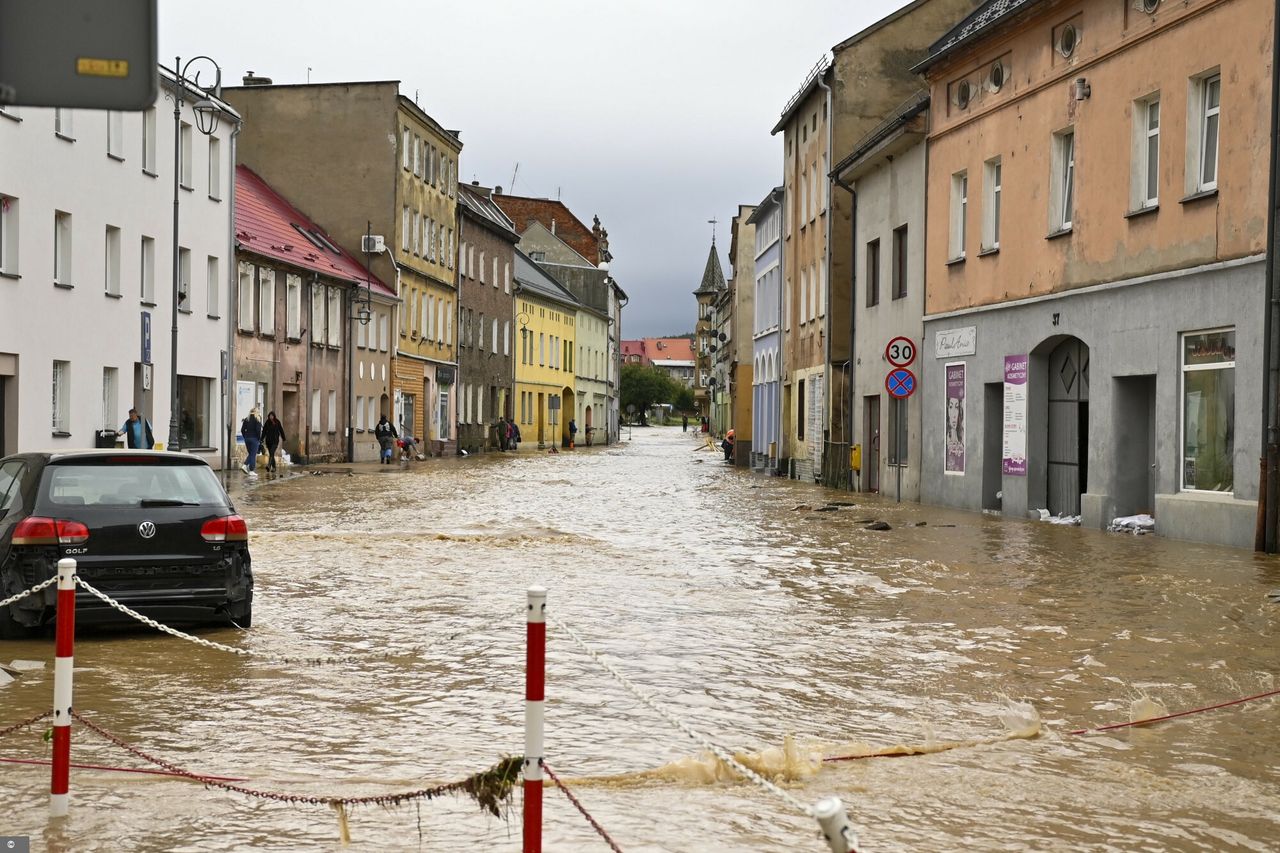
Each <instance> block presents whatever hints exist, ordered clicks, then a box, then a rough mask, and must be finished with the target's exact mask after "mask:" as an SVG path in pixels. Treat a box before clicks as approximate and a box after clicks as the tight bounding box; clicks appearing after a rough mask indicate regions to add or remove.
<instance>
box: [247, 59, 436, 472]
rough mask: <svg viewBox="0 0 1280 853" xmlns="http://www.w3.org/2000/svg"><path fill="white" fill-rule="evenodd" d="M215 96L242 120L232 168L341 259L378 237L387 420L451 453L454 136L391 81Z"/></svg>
mask: <svg viewBox="0 0 1280 853" xmlns="http://www.w3.org/2000/svg"><path fill="white" fill-rule="evenodd" d="M259 79H261V78H259ZM226 97H227V99H228V100H229V101H230V102H231V103H232V104H234V105H235V106H236V108H237V109H239V110H240V111H241V112H242V114H245V115H246V121H245V132H244V133H243V135H242V139H241V145H240V155H241V157H240V161H241V162H242V163H244V164H245V165H247V166H249V167H250V168H252V169H253V170H254V171H255V172H256V173H257V174H259V175H261V176H262V177H263V178H264V179H265V180H267V181H269V182H270V183H271V185H272V186H273V187H275V188H276V189H277V190H279V191H280V192H281V193H282V194H284V195H285V196H286V197H287V198H289V199H290V201H291V202H293V203H294V204H296V205H297V206H298V207H299V208H300V209H302V210H304V211H306V212H307V214H308V215H310V216H311V217H313V218H314V219H315V220H316V221H319V222H323V223H324V224H325V226H326V228H327V229H328V233H329V234H330V235H331V236H332V237H333V239H334V240H336V241H337V242H338V244H339V245H340V246H342V247H343V248H345V249H346V250H347V251H349V252H352V253H357V254H358V253H361V252H362V250H363V246H362V242H363V238H364V237H365V236H367V235H372V236H375V237H381V238H382V243H383V246H384V248H383V249H382V250H381V251H378V252H377V253H374V254H372V256H371V260H370V264H371V269H372V272H373V274H374V275H375V276H376V277H378V278H379V279H381V280H383V281H386V282H388V283H390V282H394V283H395V290H396V294H397V296H398V297H399V299H400V302H399V305H398V307H397V311H396V322H395V323H394V324H393V326H392V329H391V332H392V334H393V336H394V337H395V353H394V358H393V370H392V374H391V389H392V392H391V395H392V400H391V404H392V411H393V414H394V417H393V420H394V422H396V423H397V424H399V425H400V427H401V429H402V431H404V432H408V433H410V434H412V435H414V436H415V437H419V438H421V439H423V444H422V446H423V447H424V448H426V449H428V450H431V451H433V452H437V453H440V452H449V451H450V450H452V449H453V448H454V447H455V446H456V445H455V443H454V430H453V424H454V423H455V422H456V402H457V401H456V396H457V395H456V394H455V393H454V383H455V381H456V378H457V359H456V346H457V344H456V338H455V329H454V324H455V322H456V318H457V291H456V284H455V276H454V273H453V270H454V269H455V268H456V262H457V253H458V238H457V223H456V197H457V172H458V156H459V153H460V152H461V149H462V143H461V141H460V140H459V139H458V136H457V134H455V133H452V132H450V131H448V130H445V129H444V128H443V127H442V126H441V125H440V124H439V123H438V122H436V121H435V119H433V118H432V117H431V116H429V115H428V114H427V113H426V112H425V111H423V110H422V109H421V108H420V107H418V105H417V104H415V103H414V102H413V101H412V100H411V99H409V98H406V97H404V96H402V95H401V94H400V92H399V84H398V83H397V82H396V81H384V82H371V83H332V84H307V85H292V86H275V85H270V84H269V83H268V84H266V85H245V86H242V87H236V88H231V89H227V90H226ZM248 116H252V118H251V119H250V118H248ZM286 131H287V132H286ZM389 141H394V144H393V145H389V144H388V142H389ZM318 171H322V172H323V173H324V175H325V178H326V179H325V180H324V181H317V180H316V174H317V172H318Z"/></svg>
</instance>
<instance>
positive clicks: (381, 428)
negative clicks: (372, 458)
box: [373, 415, 399, 465]
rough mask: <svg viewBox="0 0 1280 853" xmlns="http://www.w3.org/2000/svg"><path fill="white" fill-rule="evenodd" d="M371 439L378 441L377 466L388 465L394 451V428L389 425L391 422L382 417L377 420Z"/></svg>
mask: <svg viewBox="0 0 1280 853" xmlns="http://www.w3.org/2000/svg"><path fill="white" fill-rule="evenodd" d="M373 437H374V438H376V439H378V448H379V451H378V464H379V465H390V464H391V460H392V458H393V457H392V454H393V453H394V452H395V449H396V439H397V438H398V437H399V436H397V435H396V428H395V427H393V426H392V425H391V421H389V420H387V416H386V415H383V416H382V417H381V418H379V419H378V423H377V425H376V426H374V428H373Z"/></svg>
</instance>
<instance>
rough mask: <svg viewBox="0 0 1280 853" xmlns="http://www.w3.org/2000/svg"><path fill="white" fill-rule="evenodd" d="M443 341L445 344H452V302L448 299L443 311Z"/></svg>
mask: <svg viewBox="0 0 1280 853" xmlns="http://www.w3.org/2000/svg"><path fill="white" fill-rule="evenodd" d="M444 343H445V346H453V302H452V301H450V302H449V304H448V305H447V306H445V313H444Z"/></svg>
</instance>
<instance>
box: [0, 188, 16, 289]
mask: <svg viewBox="0 0 1280 853" xmlns="http://www.w3.org/2000/svg"><path fill="white" fill-rule="evenodd" d="M0 273H4V274H5V275H17V274H18V200H17V199H16V198H14V197H13V196H10V195H0Z"/></svg>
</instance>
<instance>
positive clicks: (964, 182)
mask: <svg viewBox="0 0 1280 853" xmlns="http://www.w3.org/2000/svg"><path fill="white" fill-rule="evenodd" d="M968 216H969V173H968V172H956V173H955V174H954V175H952V176H951V246H950V251H949V252H948V254H947V256H948V257H949V258H950V259H951V260H953V261H958V260H960V259H961V258H963V257H964V243H965V220H966V219H967V218H968Z"/></svg>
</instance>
